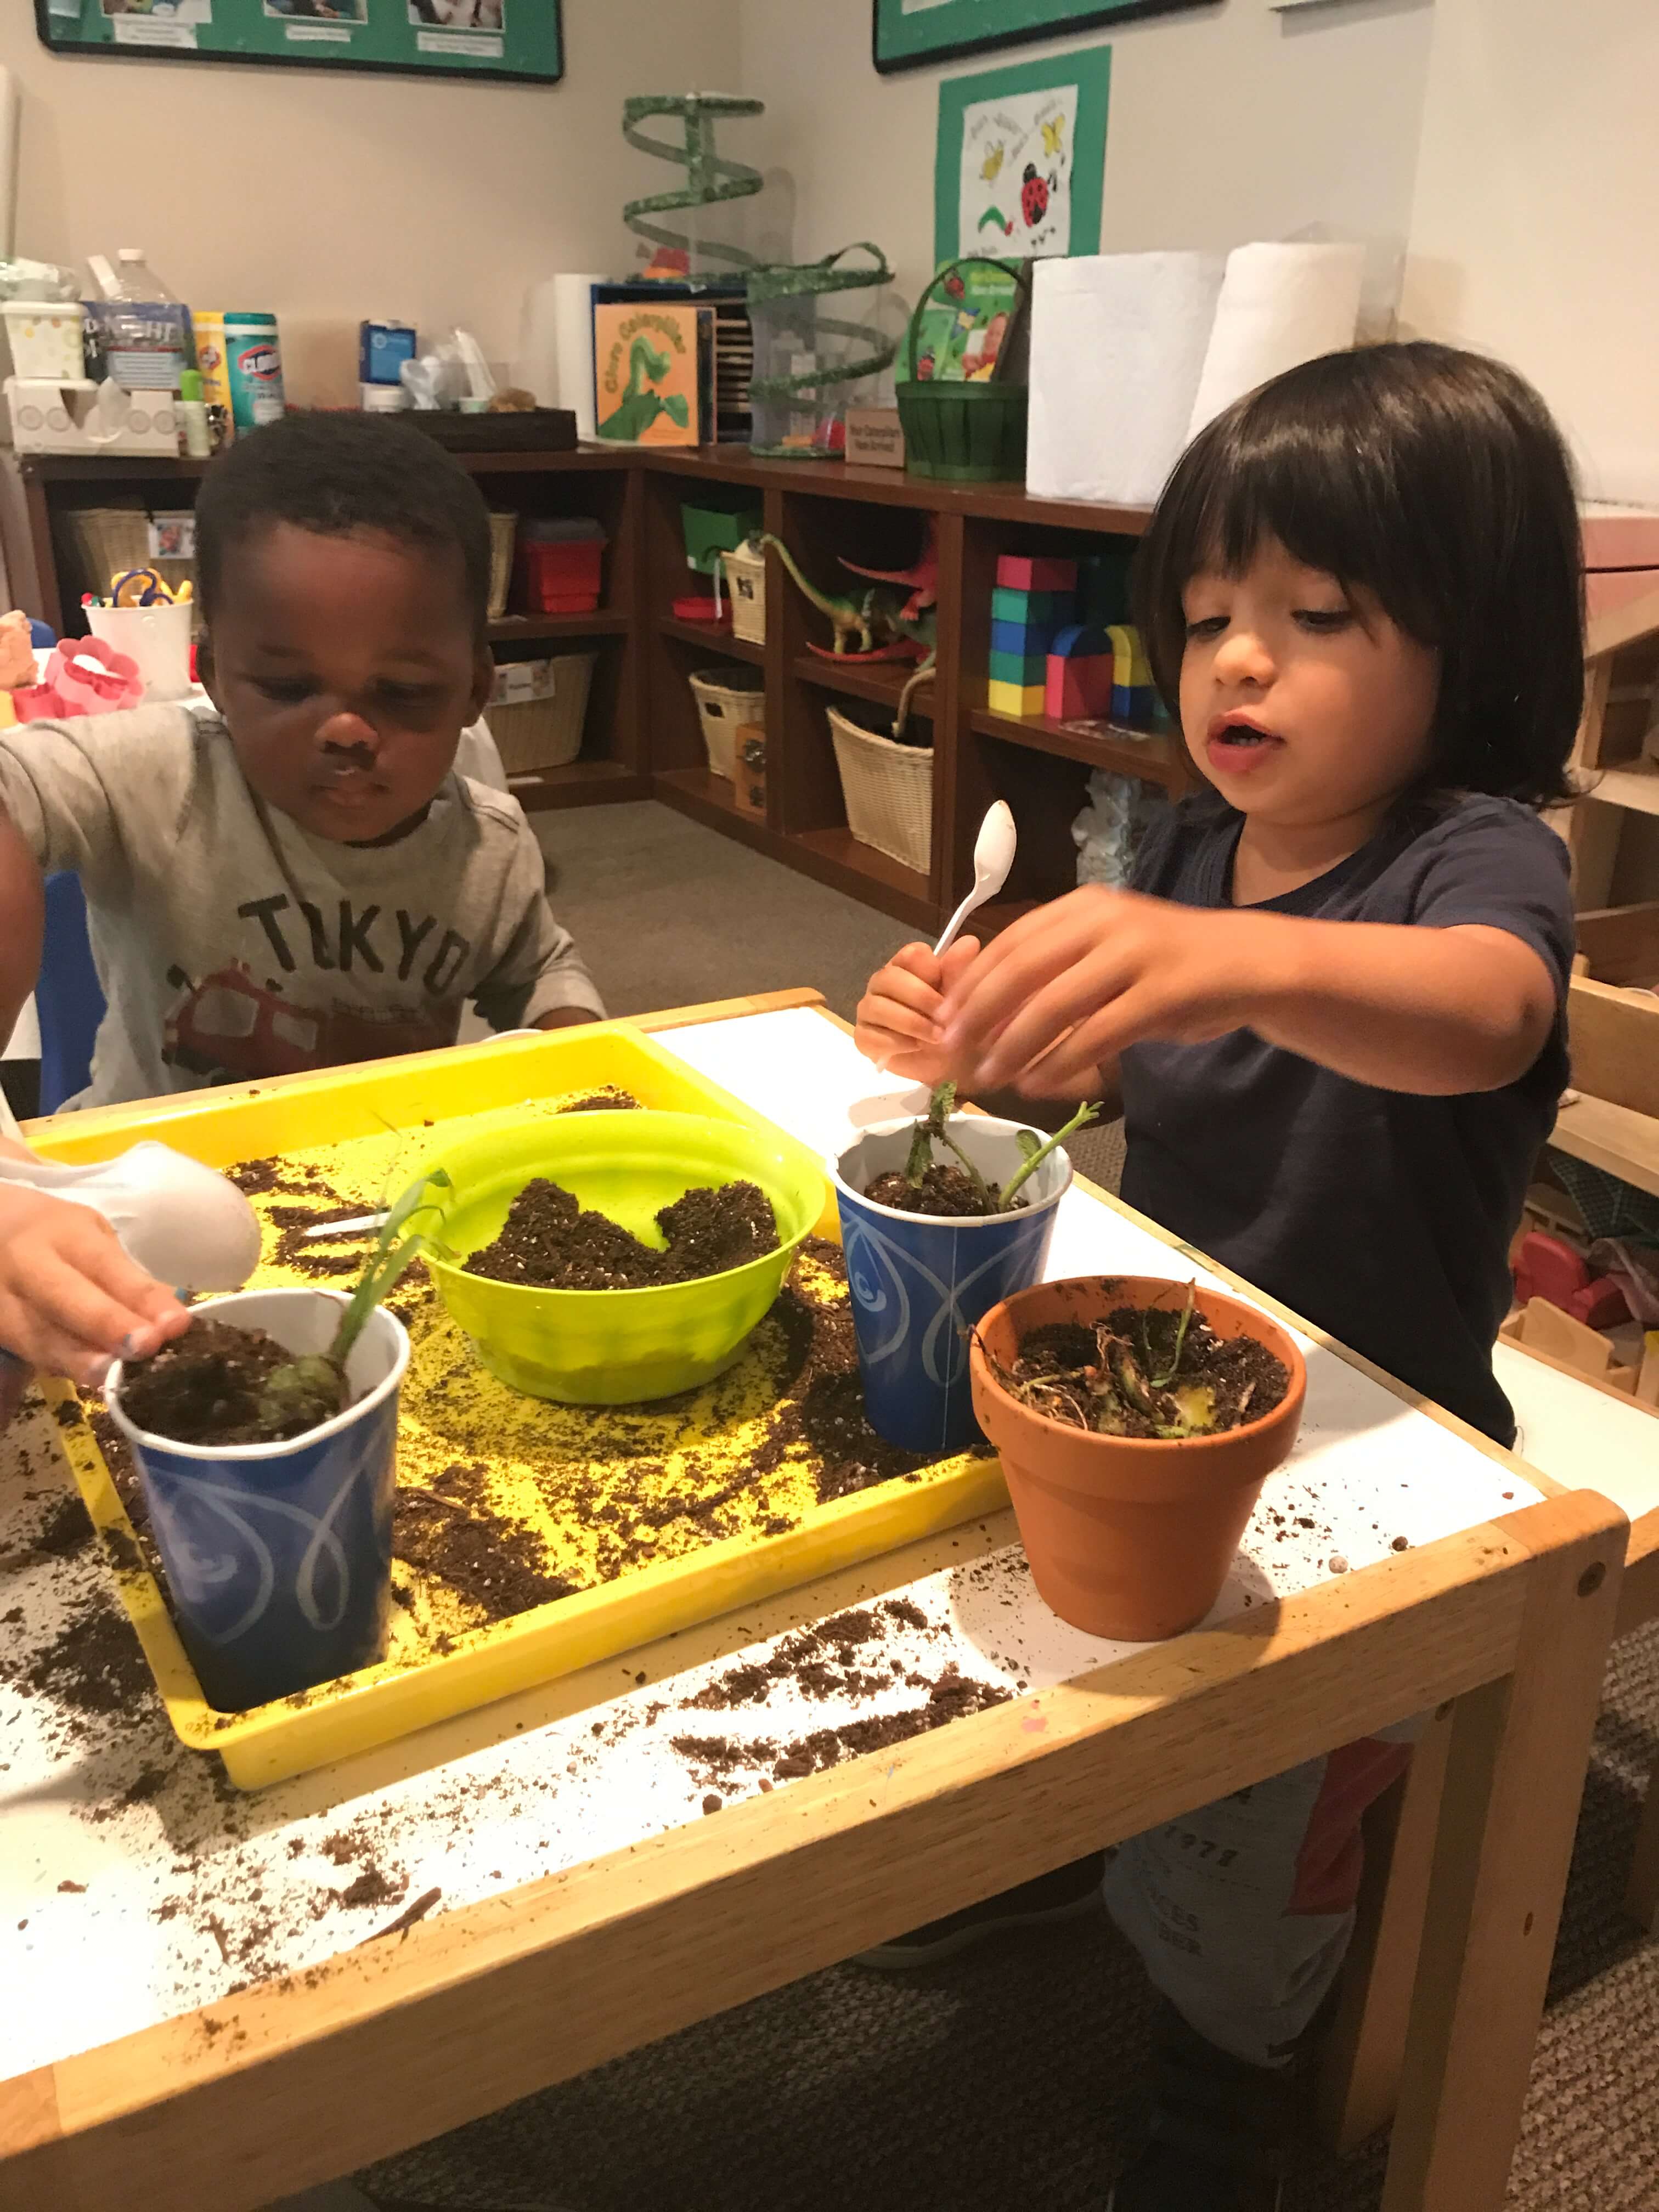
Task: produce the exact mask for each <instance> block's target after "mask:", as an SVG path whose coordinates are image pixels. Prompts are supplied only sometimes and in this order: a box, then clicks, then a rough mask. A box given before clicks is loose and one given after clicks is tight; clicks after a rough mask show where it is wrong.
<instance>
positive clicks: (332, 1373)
mask: <svg viewBox="0 0 1659 2212" xmlns="http://www.w3.org/2000/svg"><path fill="white" fill-rule="evenodd" d="M453 1188H454V1186H453V1183H452V1182H451V1181H450V1178H449V1176H448V1175H447V1173H446V1172H445V1170H443V1169H442V1168H438V1169H435V1170H434V1171H433V1173H432V1174H431V1175H429V1176H427V1177H426V1178H425V1179H424V1181H422V1182H417V1183H414V1184H411V1185H410V1188H409V1189H408V1190H406V1191H405V1192H404V1194H403V1196H402V1197H401V1198H400V1199H399V1200H398V1202H397V1204H396V1205H395V1206H392V1208H391V1209H390V1211H389V1212H387V1214H386V1219H385V1221H384V1222H383V1223H382V1224H381V1225H380V1235H379V1236H378V1237H377V1238H376V1239H375V1243H374V1250H373V1251H372V1252H371V1253H370V1254H369V1255H368V1260H367V1261H365V1262H364V1264H363V1272H362V1274H361V1275H360V1276H359V1277H358V1279H357V1285H356V1289H355V1290H354V1291H353V1292H352V1294H351V1296H350V1297H349V1300H348V1301H347V1303H346V1305H345V1309H344V1310H343V1312H342V1314H341V1316H340V1325H339V1327H338V1328H337V1329H336V1330H335V1332H334V1335H333V1338H332V1340H331V1342H330V1345H329V1347H328V1349H327V1351H326V1352H310V1353H307V1355H306V1357H305V1358H301V1359H294V1360H290V1361H289V1363H288V1364H287V1365H286V1366H283V1367H278V1368H276V1370H274V1372H273V1373H272V1374H271V1376H270V1378H269V1380H268V1381H267V1382H266V1383H265V1385H264V1389H263V1390H262V1391H261V1393H260V1395H259V1420H260V1424H261V1425H262V1426H264V1425H270V1427H271V1428H272V1429H273V1430H276V1431H280V1430H282V1429H283V1428H284V1427H286V1426H287V1425H289V1424H291V1423H293V1422H295V1421H298V1420H301V1419H304V1420H305V1421H306V1422H307V1425H310V1426H313V1427H316V1426H319V1425H321V1424H322V1423H323V1422H325V1421H331V1420H332V1419H334V1418H335V1416H336V1415H337V1414H338V1413H343V1411H344V1410H345V1405H346V1372H345V1368H346V1362H347V1360H348V1359H349V1358H350V1357H351V1350H352V1346H354V1345H355V1344H356V1341H357V1339H358V1338H359V1337H360V1336H361V1335H362V1333H363V1330H364V1328H365V1327H366V1326H367V1324H368V1317H369V1316H370V1315H371V1314H372V1313H373V1312H374V1310H375V1308H376V1307H377V1306H380V1305H383V1304H385V1303H386V1299H387V1298H389V1297H391V1295H392V1291H394V1290H396V1288H397V1287H398V1284H399V1283H400V1282H401V1281H402V1280H403V1279H404V1276H405V1275H406V1274H407V1273H409V1270H410V1268H411V1267H413V1266H414V1264H415V1262H416V1260H418V1259H419V1258H420V1257H421V1255H422V1253H424V1252H426V1251H428V1250H432V1249H437V1250H440V1251H441V1250H443V1249H445V1247H444V1246H443V1245H442V1244H441V1243H440V1241H439V1239H438V1238H437V1237H434V1236H432V1235H431V1234H430V1233H429V1232H428V1231H425V1230H421V1229H414V1228H411V1227H410V1224H411V1223H412V1222H414V1221H415V1220H416V1218H417V1217H418V1216H419V1215H421V1214H422V1213H438V1212H441V1211H442V1206H443V1201H442V1200H439V1199H435V1198H431V1197H429V1196H428V1192H429V1191H431V1190H433V1189H439V1190H442V1191H444V1192H448V1191H450V1190H452V1189H453Z"/></svg>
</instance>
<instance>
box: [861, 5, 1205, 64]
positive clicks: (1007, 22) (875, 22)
mask: <svg viewBox="0 0 1659 2212" xmlns="http://www.w3.org/2000/svg"><path fill="white" fill-rule="evenodd" d="M1214 4H1215V0H873V15H872V46H873V51H874V54H875V63H876V67H877V68H878V70H881V71H882V73H883V74H884V75H886V74H888V73H890V71H892V70H908V69H923V68H925V67H926V66H927V64H928V63H930V62H944V61H951V60H952V59H954V58H956V57H957V56H958V55H960V54H979V53H985V52H987V51H988V50H989V49H990V48H992V47H994V46H1030V44H1031V42H1032V41H1033V40H1036V39H1060V38H1064V37H1065V36H1066V33H1067V32H1068V31H1097V30H1101V29H1108V28H1110V27H1113V26H1114V25H1115V24H1118V23H1127V22H1132V21H1134V19H1135V18H1136V17H1137V16H1140V15H1173V14H1174V13H1175V12H1176V10H1177V9H1186V8H1206V7H1212V6H1213V5H1214Z"/></svg>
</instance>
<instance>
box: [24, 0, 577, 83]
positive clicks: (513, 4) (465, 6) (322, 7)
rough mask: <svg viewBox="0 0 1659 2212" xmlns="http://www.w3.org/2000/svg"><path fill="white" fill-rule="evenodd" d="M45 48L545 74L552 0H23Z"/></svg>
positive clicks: (553, 53) (553, 23)
mask: <svg viewBox="0 0 1659 2212" xmlns="http://www.w3.org/2000/svg"><path fill="white" fill-rule="evenodd" d="M34 16H35V22H36V25H37V27H38V28H39V30H40V38H41V40H42V42H43V44H45V45H46V46H50V47H51V48H52V51H53V52H55V53H71V54H92V53H103V54H111V55H126V56H137V57H139V58H143V59H144V60H148V61H154V60H156V59H161V58H165V59H169V60H179V61H214V62H264V63H270V64H283V63H284V62H286V63H289V64H296V63H298V64H304V65H305V66H307V67H309V68H312V69H319V68H320V69H331V70H353V69H356V70H411V71H414V72H416V73H417V74H420V75H423V76H475V77H486V78H494V79H495V80H497V81H505V82H508V83H520V84H522V83H530V84H556V83H557V82H558V81H559V79H560V78H561V77H562V76H563V75H564V38H563V30H562V22H561V19H560V0H34Z"/></svg>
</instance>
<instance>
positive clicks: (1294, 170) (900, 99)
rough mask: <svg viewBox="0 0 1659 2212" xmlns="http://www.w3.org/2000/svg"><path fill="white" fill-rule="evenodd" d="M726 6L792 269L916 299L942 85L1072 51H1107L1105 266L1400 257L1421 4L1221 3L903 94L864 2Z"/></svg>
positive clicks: (981, 59) (1412, 147)
mask: <svg viewBox="0 0 1659 2212" xmlns="http://www.w3.org/2000/svg"><path fill="white" fill-rule="evenodd" d="M1496 4H1504V0H1496ZM738 5H739V9H740V13H741V18H742V27H743V69H744V89H745V91H748V92H751V93H755V94H758V95H759V96H760V97H761V98H763V99H764V100H766V101H767V102H768V103H769V110H770V112H769V114H768V115H767V117H766V118H765V119H764V122H763V124H762V125H760V126H759V128H760V130H761V131H763V132H764V133H765V149H766V150H765V154H764V156H763V158H764V159H765V160H767V161H773V162H777V163H780V164H781V165H782V166H783V167H787V169H788V170H789V171H791V172H792V173H793V177H794V179H795V185H796V225H795V248H796V252H798V254H799V256H800V258H803V259H806V258H812V257H814V256H816V255H818V254H820V253H824V252H829V250H830V249H831V248H832V247H835V246H842V245H845V244H847V243H848V242H849V241H850V240H854V239H858V238H872V239H874V240H876V241H877V242H878V244H879V245H881V246H884V247H885V249H886V252H887V256H888V258H889V260H890V262H891V263H892V264H893V267H894V269H895V270H896V272H897V275H898V278H899V282H900V286H901V289H902V290H904V291H905V292H907V293H908V294H909V295H911V296H913V297H914V295H915V292H916V291H917V290H918V289H920V287H921V284H922V283H925V281H926V279H927V275H928V273H929V271H930V270H931V269H932V267H933V145H934V138H935V119H936V116H937V112H938V100H939V89H938V88H939V80H940V78H941V76H968V75H971V74H973V73H975V72H976V71H978V70H984V69H991V68H994V67H996V66H997V65H998V64H1000V63H1001V62H1004V61H1018V62H1024V61H1028V60H1036V59H1038V58H1042V57H1043V56H1046V55H1049V54H1054V53H1060V52H1064V51H1065V50H1066V46H1067V45H1068V44H1085V45H1097V44H1101V43H1109V44H1110V46H1111V48H1112V100H1111V115H1110V122H1109V128H1108V131H1107V141H1106V191H1105V204H1104V210H1103V218H1102V231H1101V243H1102V246H1103V248H1104V249H1106V250H1107V251H1109V252H1110V251H1118V250H1131V251H1132V250H1137V249H1140V248H1146V247H1158V246H1234V245H1238V244H1241V243H1243V241H1244V240H1248V239H1252V238H1277V237H1282V236H1285V235H1286V234H1289V233H1291V232H1292V231H1296V230H1299V229H1301V228H1304V227H1305V226H1306V225H1308V224H1310V223H1321V222H1322V223H1324V224H1326V225H1328V227H1329V228H1331V230H1332V231H1333V232H1334V233H1336V234H1341V235H1344V236H1347V237H1357V238H1364V239H1367V240H1371V239H1377V240H1392V241H1394V242H1395V244H1403V242H1404V239H1405V235H1406V228H1407V221H1408V218H1409V216H1410V211H1411V201H1412V182H1413V171H1414V167H1415V162H1416V155H1417V138H1418V130H1419V120H1420V116H1421V110H1422V101H1423V88H1424V81H1425V72H1426V69H1427V64H1428V51H1429V32H1430V28H1431V21H1432V15H1431V6H1430V0H1330V3H1329V4H1328V5H1327V6H1324V7H1320V8H1315V9H1309V10H1307V11H1305V12H1303V11H1298V12H1297V13H1294V14H1292V15H1276V14H1274V13H1273V12H1272V11H1271V10H1270V9H1269V8H1268V6H1267V0H1225V5H1223V6H1221V7H1219V8H1206V9H1198V10H1195V11H1194V13H1192V14H1190V15H1167V16H1161V17H1158V16H1155V17H1152V18H1150V19H1146V20H1142V21H1136V22H1131V23H1126V24H1124V25H1122V26H1121V27H1120V28H1118V29H1116V30H1115V31H1113V30H1099V31H1095V32H1091V33H1086V34H1085V36H1084V37H1083V38H1082V39H1080V40H1072V41H1067V40H1051V41H1049V42H1048V43H1047V44H1045V45H1038V46H1020V47H1018V48H1015V49H1013V50H1012V51H1010V52H1003V53H993V54H976V55H972V56H969V58H966V59H964V60H960V61H957V62H953V63H951V64H949V65H948V66H947V67H946V68H945V69H933V70H915V71H911V72H908V73H907V74H905V75H904V76H877V74H876V72H875V70H874V69H873V68H872V65H871V60H870V8H869V0H738Z"/></svg>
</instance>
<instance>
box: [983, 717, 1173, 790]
mask: <svg viewBox="0 0 1659 2212" xmlns="http://www.w3.org/2000/svg"><path fill="white" fill-rule="evenodd" d="M968 725H969V728H970V729H972V730H974V731H975V732H978V734H979V735H980V736H981V737H982V738H1001V739H1002V740H1003V742H1004V743H1005V744H1011V745H1029V746H1030V749H1031V750H1032V751H1033V752H1037V753H1051V754H1052V755H1053V756H1054V758H1055V759H1056V760H1072V761H1081V762H1082V763H1083V764H1084V766H1085V768H1103V769H1110V770H1112V771H1113V772H1114V773H1115V774H1116V775H1138V776H1139V777H1141V778H1142V779H1143V781H1146V782H1147V783H1158V784H1162V785H1163V786H1164V788H1165V789H1166V790H1174V791H1175V792H1176V794H1177V795H1179V793H1181V792H1182V791H1185V790H1187V789H1188V788H1189V787H1190V786H1191V784H1192V783H1193V781H1194V776H1193V772H1192V770H1191V769H1190V768H1189V767H1188V765H1187V761H1186V756H1185V753H1184V751H1183V750H1182V747H1181V746H1180V745H1179V744H1177V743H1176V739H1175V738H1172V737H1168V736H1165V735H1164V734H1162V733H1161V732H1139V731H1135V730H1121V731H1120V730H1115V729H1109V730H1107V731H1106V732H1103V734H1100V735H1097V734H1096V733H1095V732H1093V731H1092V730H1073V729H1067V728H1066V725H1065V724H1064V723H1063V722H1051V721H1049V720H1048V717H1047V716H1046V715H1041V714H1033V715H1023V716H1018V715H1013V714H993V712H992V711H991V709H990V708H988V707H975V708H973V709H972V711H971V712H970V713H969V717H968Z"/></svg>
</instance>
